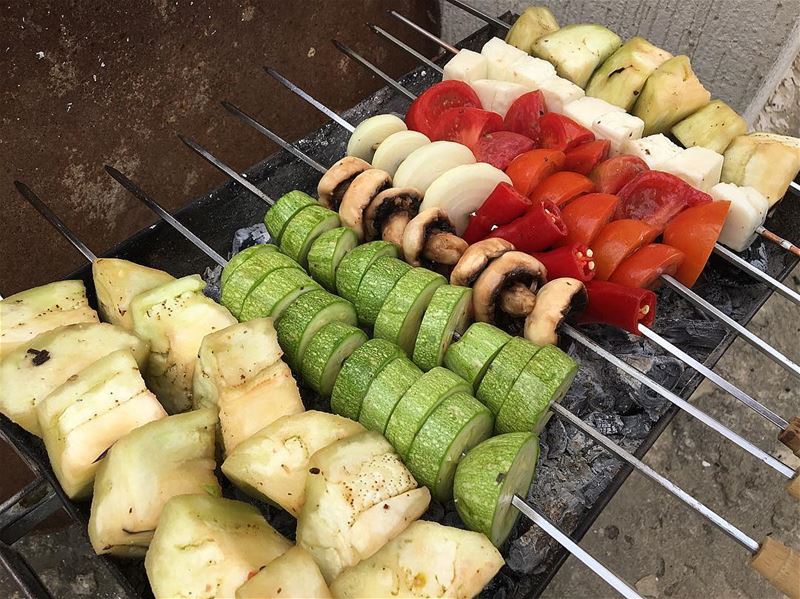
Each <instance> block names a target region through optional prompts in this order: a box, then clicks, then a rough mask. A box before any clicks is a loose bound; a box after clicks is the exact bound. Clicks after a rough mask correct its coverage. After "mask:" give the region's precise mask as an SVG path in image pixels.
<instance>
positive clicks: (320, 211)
mask: <svg viewBox="0 0 800 599" xmlns="http://www.w3.org/2000/svg"><path fill="white" fill-rule="evenodd" d="M340 224H341V223H340V221H339V215H338V214H336V213H335V212H334V211H333V210H328V209H327V208H324V207H323V206H320V205H318V204H314V205H313V206H306V207H305V208H303V209H302V210H301V211H300V212H298V213H297V214H295V215H294V216H293V217H292V219H291V220H290V221H289V222H288V223H286V227H285V228H284V230H283V234H282V235H281V242H280V247H281V251H282V252H283V253H284V254H286V255H287V256H289V257H290V258H291V259H292V260H295V261H296V262H297V263H298V264H300V265H301V266H303V267H305V266H306V265H307V264H308V259H307V258H308V251H309V250H310V249H311V245H312V244H313V243H314V242H315V241H316V240H317V238H318V237H319V236H320V235H322V234H323V233H325V232H326V231H330V230H331V229H335V228H336V227H338V226H339V225H340Z"/></svg>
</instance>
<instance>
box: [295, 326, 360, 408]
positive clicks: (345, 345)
mask: <svg viewBox="0 0 800 599" xmlns="http://www.w3.org/2000/svg"><path fill="white" fill-rule="evenodd" d="M367 339H368V337H367V335H366V333H364V331H362V330H361V329H358V328H356V327H354V326H350V325H348V324H344V323H342V322H336V321H333V322H329V323H328V324H326V325H325V326H323V327H322V328H321V329H320V330H319V331H318V332H317V333H316V334H315V335H314V336H313V337H312V338H311V341H310V342H309V344H308V347H307V348H306V353H305V355H304V356H303V362H302V364H301V366H300V373H301V374H302V375H303V380H304V381H305V382H306V384H307V385H308V386H309V387H311V388H312V389H313V390H314V391H316V392H317V393H319V394H320V395H324V396H325V397H328V396H329V395H330V394H331V391H332V390H333V384H334V382H335V381H336V377H338V376H339V371H340V370H341V369H342V364H343V363H344V361H345V360H346V359H347V358H348V357H349V356H350V355H351V354H352V353H353V352H354V351H355V350H357V349H358V348H359V347H361V346H362V345H363V344H364V343H365V342H366V341H367Z"/></svg>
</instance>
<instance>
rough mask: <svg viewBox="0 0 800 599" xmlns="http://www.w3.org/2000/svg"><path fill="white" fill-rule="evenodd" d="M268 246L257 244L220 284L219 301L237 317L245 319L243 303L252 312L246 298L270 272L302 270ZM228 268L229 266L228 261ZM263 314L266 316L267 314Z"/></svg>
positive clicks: (251, 307) (251, 305)
mask: <svg viewBox="0 0 800 599" xmlns="http://www.w3.org/2000/svg"><path fill="white" fill-rule="evenodd" d="M270 247H271V246H269V245H262V246H259V249H258V251H256V252H254V253H253V254H252V255H250V257H249V258H248V259H247V260H246V261H245V262H243V263H241V264H240V265H239V266H238V267H237V268H235V269H234V270H233V271H230V270H229V274H228V278H227V279H226V280H225V282H224V283H223V284H222V291H221V292H220V303H221V304H222V305H223V306H225V307H226V308H228V310H230V311H231V314H233V315H234V316H236V317H237V318H241V319H242V320H246V319H245V318H244V317H243V316H242V312H243V311H244V306H245V305H247V306H248V312H253V302H248V301H247V300H248V299H249V297H250V295H251V294H252V293H253V291H254V290H255V289H257V288H258V287H259V286H260V285H261V283H262V282H263V281H264V279H266V278H267V277H268V276H269V275H270V274H272V273H273V272H275V271H276V270H282V269H285V268H294V269H297V270H302V267H301V266H300V265H299V264H298V263H297V262H295V261H294V260H292V259H291V258H289V256H287V255H285V254H282V253H281V252H276V251H275V250H273V249H270ZM228 268H230V263H229V264H228ZM223 272H224V271H223ZM264 316H268V314H265V315H264ZM252 317H253V316H251V318H252Z"/></svg>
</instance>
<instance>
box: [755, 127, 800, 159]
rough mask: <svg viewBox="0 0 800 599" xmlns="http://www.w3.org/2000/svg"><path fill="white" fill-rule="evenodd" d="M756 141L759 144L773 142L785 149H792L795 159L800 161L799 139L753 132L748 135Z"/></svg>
mask: <svg viewBox="0 0 800 599" xmlns="http://www.w3.org/2000/svg"><path fill="white" fill-rule="evenodd" d="M748 137H751V138H753V139H755V140H757V141H761V142H775V143H779V144H781V145H783V146H786V147H787V148H792V149H793V150H794V151H795V153H796V154H797V159H798V160H800V137H792V136H791V135H778V134H776V133H766V132H764V131H755V132H753V133H750V134H748Z"/></svg>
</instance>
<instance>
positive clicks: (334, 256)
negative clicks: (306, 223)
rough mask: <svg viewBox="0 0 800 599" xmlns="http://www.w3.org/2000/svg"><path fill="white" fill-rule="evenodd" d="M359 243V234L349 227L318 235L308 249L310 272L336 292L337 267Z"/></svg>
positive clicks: (329, 289) (337, 228)
mask: <svg viewBox="0 0 800 599" xmlns="http://www.w3.org/2000/svg"><path fill="white" fill-rule="evenodd" d="M357 245H358V235H356V234H355V232H354V231H353V230H352V229H350V228H348V227H336V228H335V229H331V230H330V231H325V232H324V233H323V234H322V235H320V236H319V237H317V240H316V241H315V242H314V243H312V244H311V249H309V250H308V274H310V275H311V276H312V277H314V280H315V281H316V282H317V283H319V284H320V285H322V286H323V287H324V288H325V289H327V290H328V291H330V292H331V293H336V269H337V268H338V267H339V262H341V261H342V258H344V257H345V256H346V255H347V253H348V252H350V251H351V250H352V249H353V248H355V247H356V246H357Z"/></svg>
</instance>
